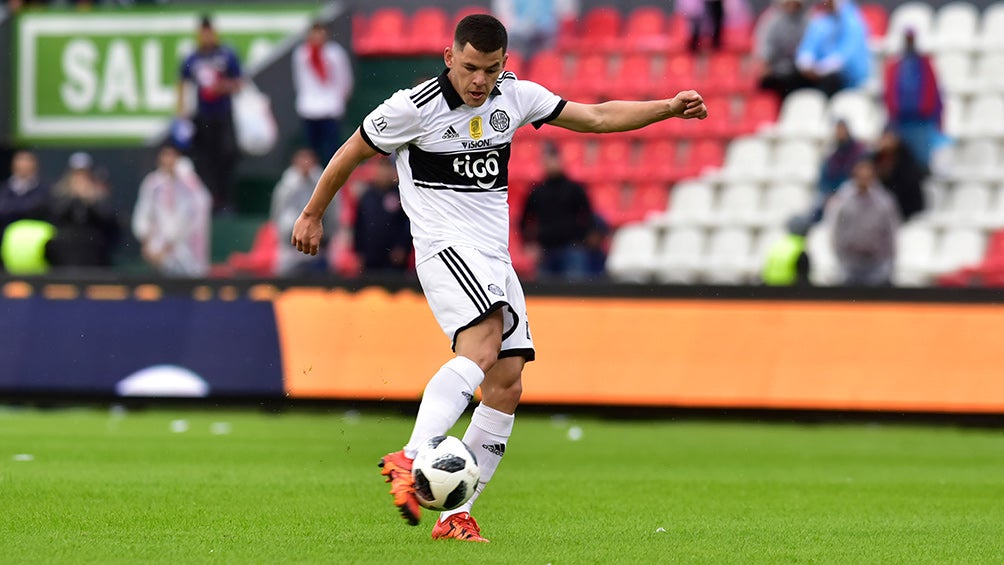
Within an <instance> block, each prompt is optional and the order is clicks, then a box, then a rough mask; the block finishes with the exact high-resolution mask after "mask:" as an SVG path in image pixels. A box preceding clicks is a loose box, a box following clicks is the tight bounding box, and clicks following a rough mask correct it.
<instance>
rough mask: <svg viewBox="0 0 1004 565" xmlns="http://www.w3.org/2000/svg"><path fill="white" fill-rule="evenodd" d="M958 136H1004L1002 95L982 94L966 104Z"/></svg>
mask: <svg viewBox="0 0 1004 565" xmlns="http://www.w3.org/2000/svg"><path fill="white" fill-rule="evenodd" d="M959 135H960V137H965V138H974V137H977V138H994V139H997V138H1001V137H1004V96H1000V95H992V94H984V95H982V96H979V97H977V98H976V99H974V100H973V101H972V102H970V103H969V104H968V105H967V106H966V113H965V116H964V117H963V123H962V131H960V132H959Z"/></svg>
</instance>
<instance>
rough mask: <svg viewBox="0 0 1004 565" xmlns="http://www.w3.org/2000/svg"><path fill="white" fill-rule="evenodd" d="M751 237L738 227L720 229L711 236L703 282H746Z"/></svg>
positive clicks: (751, 242)
mask: <svg viewBox="0 0 1004 565" xmlns="http://www.w3.org/2000/svg"><path fill="white" fill-rule="evenodd" d="M752 252H753V236H752V235H751V234H750V231H749V230H747V229H745V228H740V227H729V228H722V229H719V230H717V231H715V232H714V233H713V234H712V235H711V240H710V242H709V243H708V253H707V259H706V260H705V263H704V268H703V273H704V280H705V281H706V282H709V283H712V284H742V283H745V282H747V279H748V275H749V266H750V255H751V254H752Z"/></svg>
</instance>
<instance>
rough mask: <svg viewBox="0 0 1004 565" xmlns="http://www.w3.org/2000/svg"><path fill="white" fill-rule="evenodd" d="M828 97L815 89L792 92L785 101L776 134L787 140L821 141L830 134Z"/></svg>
mask: <svg viewBox="0 0 1004 565" xmlns="http://www.w3.org/2000/svg"><path fill="white" fill-rule="evenodd" d="M827 104H828V101H827V99H826V96H825V95H824V94H823V93H822V92H820V91H818V90H813V89H808V88H805V89H800V90H796V91H795V92H792V93H791V94H789V95H788V97H787V98H785V100H784V104H783V105H782V106H781V113H780V116H779V117H778V120H777V126H776V130H775V131H776V134H777V135H778V136H780V137H786V138H802V139H812V140H815V141H820V140H822V139H825V138H826V137H827V136H829V134H830V124H829V123H827V121H826V109H827Z"/></svg>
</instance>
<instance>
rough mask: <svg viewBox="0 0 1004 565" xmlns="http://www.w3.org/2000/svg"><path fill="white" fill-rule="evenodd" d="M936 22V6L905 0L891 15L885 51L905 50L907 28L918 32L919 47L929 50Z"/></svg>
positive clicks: (914, 0) (917, 42) (896, 51)
mask: <svg viewBox="0 0 1004 565" xmlns="http://www.w3.org/2000/svg"><path fill="white" fill-rule="evenodd" d="M933 24H934V8H932V7H931V5H930V4H928V3H925V2H918V1H916V0H912V1H910V2H904V3H902V4H900V5H898V6H896V7H895V8H893V10H892V14H890V16H889V27H888V28H887V29H886V35H885V52H886V53H891V54H895V53H900V52H901V51H903V36H904V34H905V32H906V30H907V29H912V30H913V31H914V33H915V34H916V38H915V41H916V44H917V47H918V48H919V49H920V50H922V51H927V50H928V49H929V47H930V43H931V39H932V38H931V27H932V26H933Z"/></svg>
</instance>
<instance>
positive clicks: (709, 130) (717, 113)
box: [674, 95, 742, 139]
mask: <svg viewBox="0 0 1004 565" xmlns="http://www.w3.org/2000/svg"><path fill="white" fill-rule="evenodd" d="M704 104H705V105H706V106H707V107H708V118H707V119H705V120H677V121H676V124H675V125H676V128H674V133H675V134H676V135H677V136H678V137H684V138H690V139H696V138H704V137H713V138H717V139H727V138H732V137H735V136H737V135H739V133H740V131H741V127H740V126H741V124H742V122H741V120H740V119H739V117H738V116H736V115H735V114H734V113H733V109H732V99H731V97H730V96H724V95H712V96H705V97H704Z"/></svg>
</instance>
